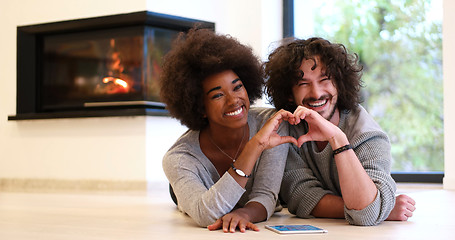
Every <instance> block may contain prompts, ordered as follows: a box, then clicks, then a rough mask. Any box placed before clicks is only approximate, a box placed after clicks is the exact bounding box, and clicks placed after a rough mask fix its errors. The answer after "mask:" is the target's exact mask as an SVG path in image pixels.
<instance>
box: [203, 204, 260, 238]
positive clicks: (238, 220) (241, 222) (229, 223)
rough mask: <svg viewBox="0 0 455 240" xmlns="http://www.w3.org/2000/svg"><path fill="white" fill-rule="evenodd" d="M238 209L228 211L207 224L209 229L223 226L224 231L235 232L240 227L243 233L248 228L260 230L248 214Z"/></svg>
mask: <svg viewBox="0 0 455 240" xmlns="http://www.w3.org/2000/svg"><path fill="white" fill-rule="evenodd" d="M237 210H240V209H237ZM237 210H234V211H233V212H231V213H228V214H226V215H224V216H223V217H221V218H220V219H218V220H216V222H215V223H213V224H212V225H209V226H207V229H208V230H210V231H213V230H217V229H220V228H223V232H225V233H227V232H231V233H234V232H235V230H236V228H238V229H239V230H240V232H242V233H243V232H245V231H246V230H247V229H251V230H254V231H259V228H258V227H257V226H256V225H255V224H253V223H252V222H250V221H249V220H248V219H247V215H245V214H243V213H242V212H241V210H240V211H237Z"/></svg>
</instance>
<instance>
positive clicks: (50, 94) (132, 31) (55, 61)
mask: <svg viewBox="0 0 455 240" xmlns="http://www.w3.org/2000/svg"><path fill="white" fill-rule="evenodd" d="M195 25H198V26H199V27H201V28H209V29H212V30H215V25H214V23H211V22H206V21H200V20H195V19H188V18H181V17H176V16H169V15H164V14H157V13H152V12H147V11H144V12H136V13H128V14H120V15H112V16H104V17H96V18H88V19H78V20H70V21H63V22H54V23H46V24H38V25H29V26H20V27H18V28H17V109H16V111H17V112H16V115H15V116H9V117H8V119H9V120H22V119H43V118H62V117H65V118H66V117H92V116H93V117H96V116H124V115H128V116H131V115H163V114H164V115H165V114H166V111H165V106H164V104H163V103H161V102H160V100H159V87H158V83H157V81H158V76H159V73H160V69H161V62H162V57H163V55H164V54H166V53H167V51H169V49H170V47H171V43H172V41H173V40H174V39H175V37H176V36H177V35H178V33H179V32H182V31H187V30H189V29H190V28H191V27H193V26H195Z"/></svg>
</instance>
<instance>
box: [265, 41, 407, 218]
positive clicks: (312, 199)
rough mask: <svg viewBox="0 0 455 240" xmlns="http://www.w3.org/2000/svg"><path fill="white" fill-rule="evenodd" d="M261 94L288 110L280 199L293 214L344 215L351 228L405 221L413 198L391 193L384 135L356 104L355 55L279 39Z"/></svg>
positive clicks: (328, 46) (358, 70) (359, 69)
mask: <svg viewBox="0 0 455 240" xmlns="http://www.w3.org/2000/svg"><path fill="white" fill-rule="evenodd" d="M265 72H266V75H267V77H268V81H267V84H266V85H267V93H268V95H269V97H270V100H271V102H272V103H273V104H274V105H275V107H276V108H277V109H285V110H288V111H291V112H294V115H295V116H296V117H297V120H296V121H297V122H300V124H298V125H296V126H290V135H291V136H293V137H295V138H296V139H298V143H299V146H300V147H298V146H290V151H289V155H288V159H287V163H286V169H285V174H284V177H283V181H282V185H281V193H280V195H281V197H282V199H283V200H284V202H285V203H286V204H287V206H288V209H289V211H290V212H291V213H293V214H296V215H297V216H299V217H303V218H311V217H326V218H346V220H347V221H348V222H349V223H350V224H354V225H377V224H379V223H381V222H382V221H384V220H386V219H387V220H401V221H403V220H407V219H408V217H411V216H412V212H413V211H414V210H415V207H414V205H415V202H414V200H413V199H411V198H410V197H408V196H406V195H400V196H398V197H395V192H396V184H395V182H394V180H393V179H392V177H391V175H390V168H391V161H392V156H391V153H390V142H389V139H388V136H387V134H386V133H385V132H384V131H383V130H382V129H381V128H380V126H379V125H378V124H377V123H376V122H375V121H374V120H373V118H372V117H371V116H370V115H369V114H368V113H367V111H366V110H365V109H364V108H363V107H362V106H361V105H360V94H359V91H360V88H361V86H362V85H361V84H362V82H361V75H362V66H360V65H359V64H358V57H357V55H356V54H349V53H348V52H347V50H346V48H345V47H344V46H343V45H341V44H333V43H331V42H329V41H327V40H325V39H322V38H310V39H307V40H298V39H293V40H289V39H286V40H285V43H284V44H282V45H281V46H280V47H278V48H277V49H276V50H274V51H273V52H272V53H271V54H270V55H269V58H268V61H267V62H266V63H265Z"/></svg>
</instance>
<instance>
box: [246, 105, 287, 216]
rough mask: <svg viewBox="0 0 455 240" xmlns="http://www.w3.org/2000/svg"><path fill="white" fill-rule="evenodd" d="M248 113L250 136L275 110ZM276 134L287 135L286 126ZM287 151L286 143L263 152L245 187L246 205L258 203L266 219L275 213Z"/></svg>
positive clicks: (266, 109) (259, 110)
mask: <svg viewBox="0 0 455 240" xmlns="http://www.w3.org/2000/svg"><path fill="white" fill-rule="evenodd" d="M250 112H251V113H252V116H251V118H252V121H251V122H249V124H250V127H252V128H255V130H254V133H252V134H256V133H257V132H258V131H259V130H260V129H261V128H262V126H263V125H264V124H265V123H266V122H267V120H268V119H269V118H270V117H271V116H272V115H273V114H274V113H275V112H276V110H275V109H273V108H264V109H262V108H256V109H252V110H250ZM277 133H278V134H279V135H280V136H287V135H289V127H288V124H284V123H282V124H281V125H280V126H279V128H278V130H277ZM288 151H289V144H288V143H285V144H281V145H278V146H275V147H273V148H270V149H267V150H265V151H263V152H262V154H261V156H260V157H259V159H258V160H257V161H256V164H255V169H254V171H253V176H252V178H251V179H250V180H251V181H249V182H248V183H247V185H250V186H247V189H248V191H249V193H248V196H247V197H248V200H247V203H248V202H258V203H260V204H262V206H264V208H265V209H266V211H267V219H269V218H270V216H272V215H273V213H274V212H275V208H276V205H277V200H278V193H279V191H280V184H281V180H282V178H283V172H284V167H285V164H286V156H287V154H288Z"/></svg>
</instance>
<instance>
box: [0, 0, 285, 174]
mask: <svg viewBox="0 0 455 240" xmlns="http://www.w3.org/2000/svg"><path fill="white" fill-rule="evenodd" d="M268 6H272V7H271V8H270V7H268ZM144 10H149V11H153V12H159V13H165V14H172V15H177V16H182V17H190V18H197V19H202V20H207V21H213V22H215V23H216V29H217V32H220V33H229V34H231V35H232V36H234V37H237V38H238V39H239V40H240V41H241V42H242V43H245V44H248V45H250V46H252V47H253V49H254V51H255V52H256V54H258V55H261V56H265V55H266V54H267V53H268V52H267V48H268V44H269V43H270V42H272V41H276V40H278V39H280V37H281V1H280V0H272V1H261V0H249V1H243V0H192V1H188V0H167V1H162V0H130V1H120V0H99V1H92V0H40V1H33V0H17V1H6V2H2V3H1V6H0V29H1V33H2V34H1V35H2V37H1V38H0V74H1V78H0V83H1V84H2V85H1V86H2V87H1V88H0V180H1V179H30V180H33V179H53V180H103V181H105V180H107V181H111V180H112V181H149V182H157V181H165V177H164V174H163V172H162V168H161V158H162V156H163V154H164V153H165V151H166V150H167V149H168V148H169V147H170V145H171V144H172V143H173V142H174V141H175V140H176V138H177V137H178V136H179V135H180V134H181V133H183V132H184V131H185V130H186V128H185V127H183V126H181V125H180V124H179V123H178V122H177V121H176V120H174V119H171V118H168V117H149V116H148V117H145V116H144V117H108V118H85V119H55V120H27V121H8V120H7V116H8V115H15V113H16V103H15V102H16V27H17V26H19V25H29V24H38V23H45V22H52V21H62V20H71V19H78V18H87V17H96V16H102V15H111V14H119V13H128V12H136V11H144Z"/></svg>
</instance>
